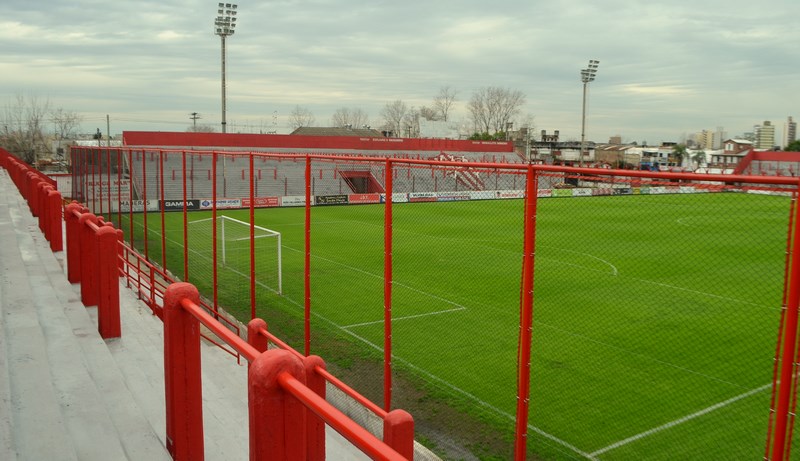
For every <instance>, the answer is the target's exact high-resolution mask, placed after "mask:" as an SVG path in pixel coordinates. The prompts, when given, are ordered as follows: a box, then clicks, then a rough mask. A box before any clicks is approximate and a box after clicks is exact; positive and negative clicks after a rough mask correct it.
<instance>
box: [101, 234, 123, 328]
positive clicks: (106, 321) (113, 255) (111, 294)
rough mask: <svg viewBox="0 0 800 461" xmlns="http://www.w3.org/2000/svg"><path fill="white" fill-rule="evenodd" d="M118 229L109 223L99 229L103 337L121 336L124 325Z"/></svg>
mask: <svg viewBox="0 0 800 461" xmlns="http://www.w3.org/2000/svg"><path fill="white" fill-rule="evenodd" d="M117 242H118V240H117V230H116V229H114V226H113V225H111V224H110V223H108V224H107V225H104V226H102V227H100V228H99V229H98V230H97V254H98V261H97V272H98V285H99V294H98V300H97V319H98V322H97V324H98V325H97V330H98V331H99V332H100V336H101V337H102V338H103V339H108V338H119V337H120V336H122V327H121V325H120V318H119V317H120V316H119V264H117V261H118V259H119V252H118V251H117V245H118V243H117Z"/></svg>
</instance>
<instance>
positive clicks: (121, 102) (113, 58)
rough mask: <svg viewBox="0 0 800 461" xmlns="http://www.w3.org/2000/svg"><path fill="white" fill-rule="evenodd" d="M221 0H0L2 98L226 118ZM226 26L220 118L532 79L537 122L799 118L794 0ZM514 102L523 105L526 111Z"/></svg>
mask: <svg viewBox="0 0 800 461" xmlns="http://www.w3.org/2000/svg"><path fill="white" fill-rule="evenodd" d="M217 3H218V2H216V1H207V2H200V1H196V0H195V1H186V0H164V1H162V2H152V1H125V0H120V1H108V0H102V1H101V0H25V1H20V0H3V1H2V2H1V3H0V102H2V103H3V104H4V105H5V106H7V105H8V104H9V103H10V102H11V101H13V100H14V99H15V98H16V97H17V95H20V94H22V95H24V96H26V97H29V98H37V99H38V100H40V101H41V100H47V101H49V102H50V104H51V106H53V107H54V108H59V107H60V108H63V109H65V110H67V111H73V112H76V113H78V114H80V115H81V116H82V117H83V129H84V131H87V132H94V131H95V129H96V128H97V127H100V128H101V129H102V130H103V131H105V118H106V114H108V115H110V119H111V132H112V133H120V132H122V131H123V130H162V131H185V130H186V129H187V128H188V127H189V126H190V125H191V120H190V119H189V117H190V115H189V114H190V113H191V112H198V113H199V114H200V116H201V117H202V118H201V119H200V120H199V122H200V123H204V124H208V125H213V126H214V127H216V128H217V129H218V130H219V126H220V125H219V123H220V120H221V108H220V99H221V96H220V48H221V46H220V38H219V37H218V36H216V35H214V28H213V23H214V19H215V17H216V16H217ZM238 11H239V13H238V25H237V26H236V33H235V35H233V36H232V37H230V38H229V39H228V41H227V62H228V66H227V80H228V90H227V100H228V105H227V119H228V126H229V130H228V131H229V132H230V131H234V129H239V130H241V131H245V130H246V131H252V130H258V129H259V128H261V129H263V130H265V131H271V130H276V131H277V132H278V133H287V132H288V131H289V129H290V127H289V123H290V122H289V114H290V113H291V112H292V110H293V109H294V108H295V106H298V105H299V106H301V107H304V108H307V109H309V110H310V111H311V112H312V113H313V114H314V116H315V118H316V125H319V126H329V125H330V123H331V116H332V114H333V113H334V111H335V110H336V109H338V108H342V107H347V108H351V109H354V108H360V109H362V110H364V111H365V112H366V113H367V114H368V115H369V117H370V124H371V125H372V126H373V127H377V126H380V125H381V124H382V123H383V120H382V118H381V115H380V112H381V109H382V108H383V107H384V106H385V105H386V104H387V103H388V102H391V101H395V100H402V101H404V102H405V103H406V104H407V105H409V106H415V107H420V106H430V105H431V102H432V99H433V98H434V96H436V94H437V93H438V92H439V89H440V88H441V87H443V86H450V87H451V88H453V89H455V90H456V91H457V92H458V93H457V102H456V106H455V114H454V118H456V119H463V120H465V121H466V120H467V119H468V116H467V110H466V105H467V102H468V101H469V99H470V97H471V96H472V94H473V92H474V91H475V90H477V89H479V88H484V87H488V86H496V87H502V88H508V89H511V90H519V91H521V92H523V93H524V94H525V95H526V104H525V106H524V108H523V117H526V116H530V117H533V120H534V124H535V128H536V131H537V132H538V131H540V130H543V129H544V130H547V131H548V132H552V131H553V130H560V132H561V137H562V139H565V140H567V139H580V126H581V97H582V84H581V82H580V70H581V68H583V67H586V65H587V62H588V60H589V59H597V60H599V61H600V66H599V70H598V73H597V79H596V80H595V81H594V82H593V83H591V84H590V85H589V98H588V108H587V138H588V139H590V140H593V141H597V142H606V141H608V138H609V136H613V135H621V136H622V137H623V140H625V141H637V142H642V141H647V142H648V143H650V144H655V143H658V142H661V141H680V140H681V139H682V138H684V137H685V136H686V135H688V134H691V133H694V132H697V131H700V130H702V129H716V127H719V126H721V127H724V129H725V131H726V132H727V133H728V136H729V137H734V136H737V135H740V134H742V133H744V132H746V131H752V128H753V125H754V124H758V123H761V122H763V121H764V120H771V121H772V122H773V124H775V125H776V126H777V128H778V129H777V133H776V135H777V137H778V139H780V136H781V135H782V132H783V124H784V122H785V121H786V118H787V117H788V116H790V115H792V116H794V117H795V119H798V118H800V79H798V71H800V1H798V0H774V1H767V2H759V1H752V0H748V1H745V0H702V1H696V0H693V1H689V0H662V1H658V0H655V1H654V0H651V1H641V0H636V1H633V0H560V1H559V0H551V1H548V2H541V1H512V0H498V1H491V2H490V1H486V0H482V1H474V0H462V1H434V0H425V1H420V0H404V1H397V0H394V1H384V0H370V1H362V0H350V1H345V0H306V1H299V0H263V1H252V0H241V1H239V2H238ZM523 117H521V118H523Z"/></svg>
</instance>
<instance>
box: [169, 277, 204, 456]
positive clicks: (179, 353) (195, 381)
mask: <svg viewBox="0 0 800 461" xmlns="http://www.w3.org/2000/svg"><path fill="white" fill-rule="evenodd" d="M184 299H189V300H190V301H192V302H194V303H195V304H197V303H199V302H200V294H199V293H198V291H197V288H195V287H194V285H192V284H189V283H185V282H180V283H173V284H172V285H170V286H169V287H168V288H167V290H166V292H165V293H164V386H165V393H164V397H165V400H166V407H167V408H166V413H167V414H166V416H167V418H166V419H167V421H166V422H167V450H168V451H169V453H170V454H171V455H172V459H176V460H202V459H203V456H204V448H203V387H202V381H201V376H200V327H199V322H198V321H197V319H196V318H194V316H192V314H190V313H188V312H187V311H186V310H185V309H184V308H183V306H181V302H182V301H183V300H184Z"/></svg>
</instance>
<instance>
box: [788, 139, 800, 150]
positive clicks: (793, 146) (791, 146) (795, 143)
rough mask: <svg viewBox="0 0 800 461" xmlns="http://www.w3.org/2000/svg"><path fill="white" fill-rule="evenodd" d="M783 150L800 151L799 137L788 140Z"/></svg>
mask: <svg viewBox="0 0 800 461" xmlns="http://www.w3.org/2000/svg"><path fill="white" fill-rule="evenodd" d="M784 150H785V151H787V152H800V139H797V140H795V141H792V142H790V143H789V145H788V146H786V148H785V149H784Z"/></svg>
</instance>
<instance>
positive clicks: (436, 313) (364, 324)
mask: <svg viewBox="0 0 800 461" xmlns="http://www.w3.org/2000/svg"><path fill="white" fill-rule="evenodd" d="M464 310H467V308H466V307H458V308H455V309H447V310H443V311H436V312H428V313H426V314H416V315H407V316H405V317H392V322H396V321H398V320H410V319H418V318H420V317H430V316H431V315H439V314H447V313H450V312H458V311H464ZM378 323H383V320H375V321H372V322H363V323H354V324H352V325H343V326H342V327H341V328H343V329H345V330H346V329H348V328H355V327H363V326H367V325H375V324H378Z"/></svg>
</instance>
